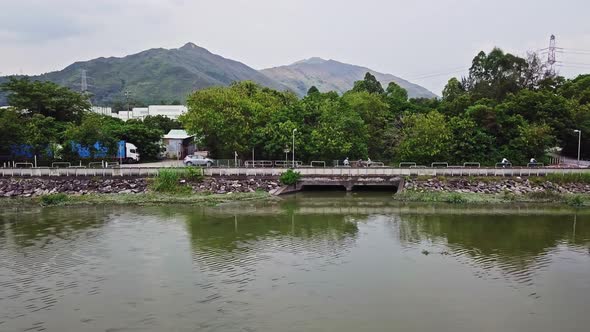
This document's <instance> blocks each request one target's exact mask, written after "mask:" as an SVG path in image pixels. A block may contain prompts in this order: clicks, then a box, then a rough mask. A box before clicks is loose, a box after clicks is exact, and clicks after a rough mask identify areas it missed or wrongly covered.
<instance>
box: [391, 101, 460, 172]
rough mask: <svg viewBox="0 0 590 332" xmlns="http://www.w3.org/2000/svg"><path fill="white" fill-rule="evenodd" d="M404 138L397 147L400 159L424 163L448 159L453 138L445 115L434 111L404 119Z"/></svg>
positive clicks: (411, 115) (402, 134)
mask: <svg viewBox="0 0 590 332" xmlns="http://www.w3.org/2000/svg"><path fill="white" fill-rule="evenodd" d="M403 125H404V127H403V130H402V133H401V136H402V139H401V141H400V143H399V145H398V147H397V154H398V155H397V157H398V159H399V160H400V161H412V162H416V163H418V164H422V165H429V164H430V163H432V162H436V161H439V162H443V161H447V160H448V157H449V146H450V143H451V140H452V138H453V134H452V131H451V128H450V127H449V126H448V125H447V121H446V119H445V116H444V115H442V114H440V113H439V112H436V111H432V112H430V113H427V114H410V115H408V116H406V117H404V119H403Z"/></svg>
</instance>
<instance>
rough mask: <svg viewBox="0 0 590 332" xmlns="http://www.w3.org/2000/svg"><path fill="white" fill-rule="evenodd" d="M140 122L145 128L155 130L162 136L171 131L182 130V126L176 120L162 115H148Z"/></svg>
mask: <svg viewBox="0 0 590 332" xmlns="http://www.w3.org/2000/svg"><path fill="white" fill-rule="evenodd" d="M142 122H143V124H144V125H145V126H146V127H147V128H149V129H157V130H159V131H160V132H162V133H164V134H167V133H169V132H170V130H172V129H182V124H181V123H180V122H179V121H178V120H174V119H170V118H168V117H165V116H163V115H155V116H154V115H148V116H146V117H145V118H144V119H143V121H142Z"/></svg>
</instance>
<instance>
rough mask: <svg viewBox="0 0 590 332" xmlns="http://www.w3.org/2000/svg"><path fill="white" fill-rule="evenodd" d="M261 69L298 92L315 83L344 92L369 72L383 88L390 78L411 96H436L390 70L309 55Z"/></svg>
mask: <svg viewBox="0 0 590 332" xmlns="http://www.w3.org/2000/svg"><path fill="white" fill-rule="evenodd" d="M261 72H262V73H264V74H265V75H266V76H268V77H269V78H271V79H273V80H275V81H278V82H280V83H282V84H283V85H286V86H287V87H289V88H290V89H291V90H293V91H295V92H296V93H297V94H299V95H305V94H306V93H307V90H308V89H309V88H310V87H311V86H314V85H315V86H316V87H317V88H318V89H319V90H320V91H322V92H327V91H337V92H340V93H343V92H346V91H348V90H350V89H351V88H352V86H353V84H354V82H355V81H358V80H362V79H363V78H364V76H365V73H366V72H370V73H371V74H373V75H374V76H375V77H376V78H377V79H378V80H379V82H381V84H382V85H383V88H386V87H387V85H388V84H389V82H395V83H397V84H399V85H400V86H401V87H403V88H404V89H406V90H407V91H408V95H409V96H410V98H435V97H436V95H435V94H434V93H432V92H430V91H429V90H427V89H426V88H424V87H421V86H419V85H417V84H414V83H410V82H408V81H406V80H404V79H401V78H399V77H396V76H393V75H391V74H383V73H379V72H376V71H374V70H371V69H369V68H365V67H360V66H355V65H351V64H347V63H342V62H338V61H334V60H324V59H321V58H311V59H307V60H303V61H298V62H295V63H294V64H291V65H288V66H281V67H275V68H268V69H263V70H261Z"/></svg>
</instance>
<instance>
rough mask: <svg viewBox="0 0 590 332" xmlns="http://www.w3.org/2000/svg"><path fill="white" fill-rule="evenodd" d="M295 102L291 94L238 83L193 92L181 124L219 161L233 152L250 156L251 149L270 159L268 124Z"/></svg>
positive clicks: (256, 85) (248, 83) (295, 99)
mask: <svg viewBox="0 0 590 332" xmlns="http://www.w3.org/2000/svg"><path fill="white" fill-rule="evenodd" d="M296 102H297V98H296V97H295V95H293V94H292V93H288V92H279V91H275V90H271V89H268V88H263V87H261V86H260V85H258V84H256V83H253V82H247V81H246V82H239V83H234V84H232V85H230V86H229V87H212V88H207V89H203V90H199V91H196V92H194V93H193V94H192V95H190V96H189V98H188V102H187V104H188V108H189V110H188V112H187V113H186V114H184V115H183V116H181V118H180V121H181V123H182V124H183V125H184V126H185V128H187V130H188V131H189V132H190V133H192V134H196V136H197V137H201V138H202V140H203V143H204V145H205V146H206V147H207V148H208V149H209V151H211V152H212V154H213V155H214V156H217V157H218V158H223V157H226V158H227V157H229V156H233V153H234V151H237V152H238V153H240V154H241V155H249V154H250V151H251V149H252V148H256V149H259V150H260V151H259V153H261V154H262V155H263V156H267V155H266V153H267V152H266V151H263V150H262V147H263V146H264V145H265V144H266V141H267V137H266V133H265V130H264V128H265V126H266V124H268V123H269V122H270V121H271V120H272V115H273V114H274V113H276V112H278V111H280V110H281V109H282V108H284V107H289V106H290V105H291V104H293V103H296Z"/></svg>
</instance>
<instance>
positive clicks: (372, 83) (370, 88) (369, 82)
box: [352, 72, 385, 94]
mask: <svg viewBox="0 0 590 332" xmlns="http://www.w3.org/2000/svg"><path fill="white" fill-rule="evenodd" d="M352 91H353V92H368V93H377V94H383V93H385V90H383V86H381V83H380V82H379V81H378V80H377V79H376V78H375V76H373V75H372V74H371V73H369V72H367V73H366V74H365V78H364V79H363V80H362V81H356V82H354V87H353V88H352Z"/></svg>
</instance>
